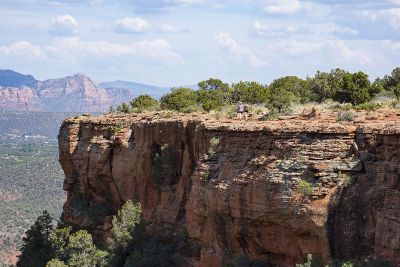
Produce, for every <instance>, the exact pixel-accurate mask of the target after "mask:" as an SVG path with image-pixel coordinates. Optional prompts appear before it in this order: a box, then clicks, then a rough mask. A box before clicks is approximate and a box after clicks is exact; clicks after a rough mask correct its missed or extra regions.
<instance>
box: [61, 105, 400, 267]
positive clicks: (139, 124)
mask: <svg viewBox="0 0 400 267" xmlns="http://www.w3.org/2000/svg"><path fill="white" fill-rule="evenodd" d="M336 115H337V114H334V113H326V114H320V115H318V117H317V118H303V117H301V116H292V117H286V118H283V119H280V120H274V121H248V122H239V121H235V120H230V119H221V120H215V119H210V118H207V116H206V115H201V114H199V115H190V116H189V115H168V116H167V115H165V113H163V112H158V113H144V114H131V115H119V114H108V115H102V116H90V115H84V116H80V117H76V118H69V119H66V120H64V122H63V124H62V126H61V128H60V133H59V137H58V142H59V161H60V164H61V166H62V168H63V170H64V173H65V180H64V190H65V191H67V193H68V197H67V200H66V202H65V204H64V208H63V214H64V220H65V221H67V222H71V223H74V224H78V225H80V226H81V227H85V228H86V229H89V230H90V231H91V232H92V233H93V234H94V236H95V238H96V240H97V242H98V243H99V244H101V243H104V242H105V241H106V240H107V238H108V237H109V236H110V230H111V228H112V223H111V220H112V217H113V215H115V214H116V213H117V211H118V209H119V208H121V206H122V204H123V203H124V202H125V201H127V200H130V199H132V200H133V201H138V202H140V203H141V207H142V212H143V219H144V220H145V221H146V222H148V223H149V227H152V228H154V229H161V231H162V229H172V231H174V232H176V233H179V232H185V233H187V235H188V236H189V238H191V239H193V240H196V241H197V242H198V244H199V246H200V253H199V255H196V256H195V257H193V258H192V259H191V260H190V261H187V264H186V266H221V265H223V264H224V262H225V261H226V259H227V258H229V257H233V256H240V255H246V256H247V257H248V258H249V259H250V260H251V261H254V262H259V263H260V262H261V263H262V264H263V265H264V266H294V264H295V263H302V262H304V261H305V260H306V257H307V254H312V255H313V256H314V258H316V259H319V260H320V261H321V262H322V263H323V264H327V263H328V262H329V261H331V260H338V261H346V260H353V259H365V258H370V259H373V260H382V261H387V262H391V263H393V264H395V265H399V264H400V209H399V208H398V207H399V205H400V184H399V174H400V165H399V163H400V126H399V125H400V124H399V122H400V114H397V113H396V111H391V110H388V111H380V112H376V113H374V114H371V113H369V112H358V114H357V116H356V118H355V120H354V121H353V122H347V123H339V122H336ZM303 184H306V185H307V184H308V185H309V186H310V188H309V189H310V190H308V189H307V188H304V187H303V186H302V185H303Z"/></svg>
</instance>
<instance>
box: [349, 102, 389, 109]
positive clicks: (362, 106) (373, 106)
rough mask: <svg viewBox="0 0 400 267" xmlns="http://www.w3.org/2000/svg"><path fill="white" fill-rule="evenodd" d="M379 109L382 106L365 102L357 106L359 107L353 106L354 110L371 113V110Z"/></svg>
mask: <svg viewBox="0 0 400 267" xmlns="http://www.w3.org/2000/svg"><path fill="white" fill-rule="evenodd" d="M381 107H382V104H379V103H372V102H367V103H363V104H359V105H357V106H355V107H354V109H356V110H368V111H371V110H377V109H379V108H381Z"/></svg>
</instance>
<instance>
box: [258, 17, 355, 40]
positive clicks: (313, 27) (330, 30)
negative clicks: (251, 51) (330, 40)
mask: <svg viewBox="0 0 400 267" xmlns="http://www.w3.org/2000/svg"><path fill="white" fill-rule="evenodd" d="M252 31H253V32H254V33H255V34H256V35H257V36H261V37H266V36H283V35H287V34H315V35H332V34H346V35H356V34H358V32H357V31H356V30H354V29H351V28H348V27H341V26H339V25H337V24H336V23H333V22H327V23H305V24H281V25H277V24H276V23H275V24H266V23H262V22H259V21H255V22H253V24H252Z"/></svg>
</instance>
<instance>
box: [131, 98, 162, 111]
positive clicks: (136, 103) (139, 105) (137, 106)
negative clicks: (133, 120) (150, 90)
mask: <svg viewBox="0 0 400 267" xmlns="http://www.w3.org/2000/svg"><path fill="white" fill-rule="evenodd" d="M130 105H131V107H132V108H133V109H134V111H137V112H143V111H144V110H152V109H155V108H156V107H158V106H159V103H158V101H157V100H156V99H154V98H152V97H151V96H150V95H140V96H138V97H136V98H134V99H132V100H131V102H130Z"/></svg>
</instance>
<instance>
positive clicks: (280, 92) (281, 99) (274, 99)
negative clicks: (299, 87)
mask: <svg viewBox="0 0 400 267" xmlns="http://www.w3.org/2000/svg"><path fill="white" fill-rule="evenodd" d="M293 98H294V95H293V94H292V93H291V92H289V91H286V90H284V89H283V88H280V87H279V88H276V89H274V90H272V91H271V96H270V98H269V101H268V103H267V104H266V107H267V108H270V109H272V110H273V111H277V112H278V113H282V112H285V111H287V110H288V109H289V107H290V104H291V102H292V99H293Z"/></svg>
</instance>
